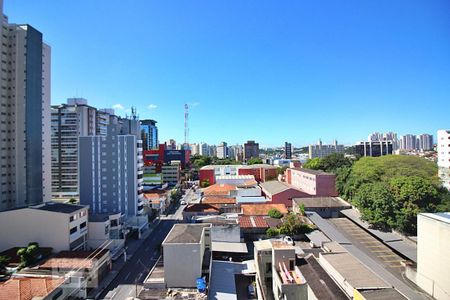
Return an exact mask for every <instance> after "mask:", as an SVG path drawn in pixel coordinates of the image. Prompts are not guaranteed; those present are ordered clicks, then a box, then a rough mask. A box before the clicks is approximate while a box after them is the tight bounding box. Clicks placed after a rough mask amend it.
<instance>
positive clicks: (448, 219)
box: [420, 212, 450, 224]
mask: <svg viewBox="0 0 450 300" xmlns="http://www.w3.org/2000/svg"><path fill="white" fill-rule="evenodd" d="M420 215H422V216H425V217H428V218H431V219H435V220H437V221H441V222H444V223H448V224H450V212H443V213H421V214H420Z"/></svg>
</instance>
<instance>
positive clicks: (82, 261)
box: [38, 249, 109, 270]
mask: <svg viewBox="0 0 450 300" xmlns="http://www.w3.org/2000/svg"><path fill="white" fill-rule="evenodd" d="M108 253H109V250H108V249H103V250H100V251H61V252H59V253H58V254H55V255H54V256H53V257H52V258H50V259H48V260H46V261H45V262H44V263H42V264H41V265H39V267H38V268H39V269H64V270H72V269H78V268H93V267H94V265H95V262H96V260H98V259H101V258H102V257H104V256H105V255H108ZM94 258H95V259H94Z"/></svg>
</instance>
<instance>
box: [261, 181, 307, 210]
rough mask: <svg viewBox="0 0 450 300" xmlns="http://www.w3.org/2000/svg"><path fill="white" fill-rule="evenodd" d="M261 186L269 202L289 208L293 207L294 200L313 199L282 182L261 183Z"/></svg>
mask: <svg viewBox="0 0 450 300" xmlns="http://www.w3.org/2000/svg"><path fill="white" fill-rule="evenodd" d="M260 185H261V189H262V192H263V194H264V195H265V196H266V198H267V200H268V201H270V202H272V203H275V204H279V203H281V204H284V205H286V206H287V207H291V206H292V199H293V198H300V197H311V195H309V194H307V193H305V192H302V191H300V190H298V189H296V188H294V187H293V186H291V185H289V184H287V183H285V182H281V181H276V180H272V181H267V182H264V183H261V184H260Z"/></svg>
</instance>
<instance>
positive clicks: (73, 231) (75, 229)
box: [70, 226, 77, 234]
mask: <svg viewBox="0 0 450 300" xmlns="http://www.w3.org/2000/svg"><path fill="white" fill-rule="evenodd" d="M75 232H77V227H76V226H75V227H73V228H71V229H70V234H74V233H75Z"/></svg>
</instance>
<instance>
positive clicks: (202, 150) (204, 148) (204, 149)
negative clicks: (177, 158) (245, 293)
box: [199, 143, 210, 156]
mask: <svg viewBox="0 0 450 300" xmlns="http://www.w3.org/2000/svg"><path fill="white" fill-rule="evenodd" d="M199 154H200V155H202V156H210V153H209V145H208V144H206V143H200V145H199Z"/></svg>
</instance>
